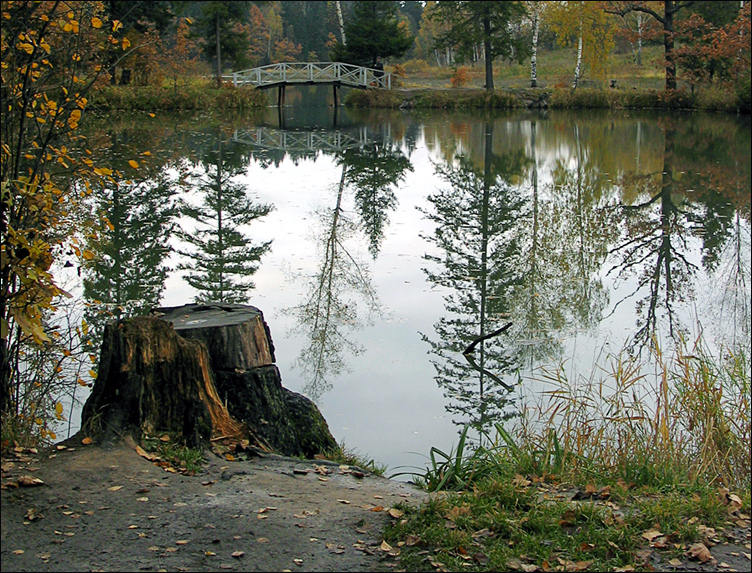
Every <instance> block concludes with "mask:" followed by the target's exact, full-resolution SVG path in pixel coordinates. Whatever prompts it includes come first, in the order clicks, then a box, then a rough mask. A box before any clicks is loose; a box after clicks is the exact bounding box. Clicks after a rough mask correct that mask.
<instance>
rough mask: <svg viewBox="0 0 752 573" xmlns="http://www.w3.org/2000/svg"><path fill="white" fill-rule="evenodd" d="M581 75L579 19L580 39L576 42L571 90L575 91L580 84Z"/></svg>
mask: <svg viewBox="0 0 752 573" xmlns="http://www.w3.org/2000/svg"><path fill="white" fill-rule="evenodd" d="M581 73H582V20H581V19H580V38H579V40H578V42H577V65H576V66H575V68H574V81H573V82H572V89H577V85H578V84H579V83H580V74H581Z"/></svg>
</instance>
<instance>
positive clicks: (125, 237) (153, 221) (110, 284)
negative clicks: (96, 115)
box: [83, 173, 176, 335]
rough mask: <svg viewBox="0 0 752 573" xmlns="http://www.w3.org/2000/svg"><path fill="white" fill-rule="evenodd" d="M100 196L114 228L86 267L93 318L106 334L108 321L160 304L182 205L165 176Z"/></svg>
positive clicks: (97, 243)
mask: <svg viewBox="0 0 752 573" xmlns="http://www.w3.org/2000/svg"><path fill="white" fill-rule="evenodd" d="M99 198H100V199H99V201H98V202H99V203H100V205H101V206H100V209H99V211H100V212H101V213H102V215H104V217H106V220H107V222H108V223H109V224H108V225H107V228H106V229H105V230H103V232H102V233H101V234H100V235H99V236H98V237H97V238H96V239H92V240H91V241H90V243H89V248H90V249H91V251H92V252H94V253H95V254H96V255H95V256H94V257H92V259H91V260H90V261H89V262H88V263H87V264H86V267H85V276H84V279H83V287H84V297H85V298H86V299H87V301H89V302H90V303H91V307H90V308H91V310H90V312H87V318H88V320H89V322H90V323H92V324H93V325H94V329H95V331H96V333H98V335H101V331H102V329H103V327H104V324H103V322H104V321H106V320H109V319H110V318H113V317H114V318H121V317H127V316H133V315H138V314H144V313H146V312H147V311H148V310H149V309H151V308H152V307H153V306H156V305H158V303H159V299H160V297H161V296H162V291H163V290H164V283H165V279H166V277H167V273H168V272H169V268H168V267H167V265H166V259H167V257H168V255H169V253H170V247H169V238H170V235H171V232H172V227H173V217H175V215H176V206H175V201H174V198H173V190H172V188H171V186H170V184H169V182H168V181H167V180H166V178H165V175H164V174H163V173H158V174H157V175H155V176H149V175H147V176H146V178H144V179H142V180H132V181H129V182H121V183H120V184H118V185H116V186H114V187H112V188H108V189H103V190H102V191H101V193H100V194H99Z"/></svg>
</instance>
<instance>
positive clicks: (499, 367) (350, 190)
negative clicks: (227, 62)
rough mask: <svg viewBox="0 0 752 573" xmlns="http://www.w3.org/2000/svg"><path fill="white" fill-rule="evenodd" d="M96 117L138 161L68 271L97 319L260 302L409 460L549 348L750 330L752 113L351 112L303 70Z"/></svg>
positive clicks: (304, 361)
mask: <svg viewBox="0 0 752 573" xmlns="http://www.w3.org/2000/svg"><path fill="white" fill-rule="evenodd" d="M95 123H96V125H91V126H90V132H89V134H88V138H89V140H88V144H89V146H90V148H91V149H92V150H94V154H95V155H98V158H97V159H98V162H99V163H100V164H110V165H112V166H113V167H116V168H118V169H120V170H121V171H122V172H123V173H125V174H126V177H129V178H130V179H128V180H127V181H125V182H123V183H122V184H121V185H119V186H118V187H117V188H115V187H112V188H108V189H97V190H95V192H94V193H93V194H92V195H91V197H92V209H94V210H96V211H97V212H98V213H101V214H102V215H105V216H106V220H107V230H106V231H105V233H103V234H102V235H100V237H99V238H98V239H97V240H96V241H92V243H91V244H90V245H89V248H90V249H91V250H92V251H93V252H94V253H96V256H95V258H94V259H92V260H91V261H90V262H88V263H87V264H86V266H84V267H83V268H81V269H76V270H77V271H79V272H75V273H73V274H72V275H71V277H70V279H69V283H70V282H72V283H73V284H68V288H69V289H70V290H72V291H73V292H74V293H76V296H77V297H78V298H79V300H81V301H85V302H88V303H91V306H89V307H88V309H87V311H86V313H87V314H86V316H87V320H88V323H89V324H90V325H91V328H92V329H94V330H96V329H101V325H102V321H103V320H104V319H105V317H106V316H112V315H120V316H123V315H128V314H137V313H142V312H146V311H148V309H150V308H151V307H154V306H160V305H162V306H173V305H181V304H185V303H188V302H192V301H193V300H194V299H196V300H202V301H220V300H221V301H225V302H247V303H249V304H252V305H254V306H257V307H258V308H260V309H261V310H262V311H263V313H264V316H265V319H266V321H267V322H268V324H269V326H270V329H271V334H272V338H273V340H274V345H275V348H276V358H277V364H278V366H279V368H280V371H281V374H282V382H283V384H284V385H285V386H286V387H288V388H290V389H292V390H295V391H298V392H302V393H303V394H305V395H307V396H309V397H310V398H312V399H313V400H314V401H315V402H316V403H317V405H318V406H319V408H320V409H321V411H322V413H323V414H324V416H325V418H326V419H327V421H328V423H329V425H330V429H331V431H332V433H333V434H334V436H335V438H336V439H337V440H338V441H340V442H344V443H345V445H346V446H347V447H349V448H354V449H356V450H357V451H358V452H360V453H361V454H363V455H366V456H368V457H369V458H374V459H375V460H376V461H378V462H381V463H384V464H387V465H388V466H389V467H390V468H392V469H394V468H397V467H400V466H418V467H422V466H423V464H424V462H425V459H426V455H427V453H428V451H429V449H430V448H431V446H437V447H439V448H441V449H443V450H445V451H449V449H450V448H451V446H452V444H454V443H456V441H457V430H458V427H461V424H464V423H467V422H473V423H475V424H476V425H477V426H481V427H484V426H487V425H488V424H490V423H492V422H493V421H498V420H502V419H505V418H507V417H509V416H510V415H512V414H514V412H515V411H516V409H518V408H519V407H520V405H521V404H522V403H523V402H524V400H525V399H526V396H527V395H529V394H530V393H531V392H533V393H534V392H539V391H540V390H541V388H542V382H541V379H540V376H539V375H538V374H537V373H539V372H540V370H539V369H540V368H541V367H552V366H555V365H557V364H559V363H562V362H563V363H564V364H565V365H566V369H567V372H569V373H570V375H571V377H572V379H574V378H575V377H576V375H577V373H578V372H581V373H586V372H589V371H591V370H592V369H593V368H594V367H595V366H596V365H597V364H599V363H600V362H599V361H601V360H602V358H603V356H604V355H605V354H606V353H608V352H619V350H621V349H622V348H627V349H628V350H629V351H631V352H633V353H634V352H640V350H641V349H643V348H644V347H645V346H646V345H649V344H651V343H652V341H653V340H654V337H656V338H655V340H658V341H660V343H661V344H663V345H670V344H671V341H672V339H678V338H679V337H681V336H685V337H687V338H688V339H690V340H693V339H694V337H696V336H697V335H698V334H699V333H700V332H702V335H703V338H704V340H705V341H706V342H707V343H708V344H709V345H711V346H712V347H713V348H716V349H719V348H728V347H733V346H734V345H738V344H741V345H742V346H743V347H744V348H748V347H749V344H750V292H749V288H750V122H749V117H734V116H727V115H701V114H692V115H682V114H678V113H673V114H670V115H658V114H655V113H627V112H602V111H597V112H596V111H583V112H577V113H574V112H560V111H550V112H536V113H533V112H526V111H514V112H505V113H485V112H473V113H460V112H448V111H441V110H438V111H431V112H428V111H422V112H417V111H387V110H351V109H346V108H339V109H337V110H335V109H333V108H332V107H331V106H329V105H327V101H326V93H324V92H321V91H318V92H308V91H305V90H303V89H300V90H290V93H289V94H288V106H287V107H286V108H285V109H284V110H282V111H281V112H280V111H279V110H277V109H276V108H269V109H267V110H264V111H263V112H262V113H259V114H254V115H251V116H246V117H233V116H231V115H230V114H228V115H224V114H219V113H215V114H200V115H195V116H183V117H177V116H176V117H171V116H164V115H157V116H155V117H150V116H149V115H148V114H140V115H137V116H133V117H123V116H117V117H115V116H109V117H106V118H100V119H99V120H98V121H97V122H95ZM145 152H148V153H145ZM129 160H136V161H138V163H139V164H140V165H139V168H138V169H133V168H132V167H130V166H129V164H128V161H129ZM507 325H508V326H507ZM503 327H506V329H505V330H504V331H503V332H501V333H499V334H497V335H495V336H493V337H490V338H487V339H485V340H482V341H480V342H478V343H477V344H476V345H475V346H474V347H473V348H472V352H469V353H467V354H463V352H464V351H465V350H466V349H467V347H468V346H469V345H470V344H471V343H472V342H473V341H475V340H477V339H478V338H479V337H482V336H485V335H488V334H491V333H493V332H494V331H496V330H498V329H501V328H503ZM468 358H470V360H468ZM471 362H473V364H471ZM506 386H510V387H512V388H513V389H512V391H511V392H508V391H507V390H506V388H505V387H506ZM84 398H85V396H82V395H81V394H80V392H79V395H78V396H77V399H79V400H81V399H84ZM79 418H80V414H79V413H74V415H73V419H72V422H71V428H70V430H71V431H75V430H76V429H77V427H76V425H77V423H78V422H79ZM64 434H65V433H63V435H64Z"/></svg>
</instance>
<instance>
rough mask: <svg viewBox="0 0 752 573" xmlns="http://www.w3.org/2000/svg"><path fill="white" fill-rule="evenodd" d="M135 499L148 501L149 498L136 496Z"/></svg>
mask: <svg viewBox="0 0 752 573" xmlns="http://www.w3.org/2000/svg"><path fill="white" fill-rule="evenodd" d="M136 501H149V498H148V497H145V496H144V497H137V498H136Z"/></svg>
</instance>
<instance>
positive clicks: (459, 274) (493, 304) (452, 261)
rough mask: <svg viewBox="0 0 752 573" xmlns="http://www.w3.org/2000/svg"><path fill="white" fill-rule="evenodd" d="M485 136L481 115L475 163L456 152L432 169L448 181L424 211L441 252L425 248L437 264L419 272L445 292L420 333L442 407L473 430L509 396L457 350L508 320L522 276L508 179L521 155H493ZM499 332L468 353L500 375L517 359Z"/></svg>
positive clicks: (489, 136)
mask: <svg viewBox="0 0 752 573" xmlns="http://www.w3.org/2000/svg"><path fill="white" fill-rule="evenodd" d="M492 142H493V124H492V123H491V122H490V121H486V123H485V126H484V159H483V167H482V168H481V169H479V168H477V167H476V166H474V165H473V164H472V163H471V162H470V160H469V159H467V158H465V157H463V156H459V157H458V158H457V162H456V164H445V165H442V166H438V167H437V168H436V169H437V173H438V174H439V176H440V177H441V178H442V179H444V180H445V181H447V182H448V183H449V188H447V189H442V190H439V191H438V192H436V193H434V194H432V195H430V196H429V197H428V200H429V201H430V203H431V204H432V207H433V209H432V210H431V211H430V212H427V213H426V215H427V216H428V217H429V219H431V220H432V221H434V222H435V223H436V232H435V235H434V236H431V237H426V239H427V240H428V241H429V242H431V243H433V244H434V245H435V246H436V247H438V249H439V250H440V251H441V254H440V255H438V256H434V255H425V259H426V260H428V261H430V262H432V263H434V264H435V266H436V267H438V269H439V270H436V271H433V270H429V269H426V270H425V273H426V275H427V278H428V280H429V281H430V282H431V283H433V284H435V285H437V286H441V287H444V288H446V289H449V292H448V293H447V294H446V295H445V297H444V300H445V309H446V312H447V316H444V317H442V318H441V319H439V321H438V322H437V323H436V324H435V325H434V330H435V333H436V339H435V340H432V339H430V338H429V337H428V336H426V335H423V339H424V340H425V341H426V342H427V343H428V344H429V346H430V349H431V352H432V353H433V354H434V355H435V356H436V358H435V359H434V360H432V363H433V365H434V368H435V371H436V374H435V380H436V382H437V384H438V385H439V386H440V387H441V388H442V390H443V392H444V394H445V396H446V397H447V399H448V402H447V405H446V409H447V411H448V412H450V413H451V414H453V415H454V416H455V418H454V421H455V422H456V423H469V424H471V425H472V426H473V427H475V428H477V429H479V430H483V429H485V428H487V426H488V425H489V424H490V423H491V422H492V421H494V420H502V419H506V418H508V417H510V416H511V415H513V413H512V412H511V410H510V408H509V406H510V405H511V403H512V400H511V399H510V397H509V395H508V392H507V391H506V389H504V388H503V387H502V385H501V384H499V383H498V382H496V381H494V380H493V379H490V378H489V377H488V376H487V375H486V374H485V373H484V372H478V371H477V370H475V369H474V368H472V367H471V366H470V365H469V364H468V363H467V362H466V361H465V360H464V359H463V358H461V355H462V352H463V350H464V349H465V348H466V347H467V346H468V345H469V344H470V343H471V342H472V341H474V340H476V339H478V338H479V337H483V336H485V335H486V334H488V333H490V332H492V331H494V330H496V329H498V328H499V327H500V326H501V324H502V322H506V321H507V320H508V317H509V316H510V313H511V311H512V308H511V307H512V302H511V299H512V290H513V289H514V288H515V287H516V286H517V285H519V284H520V283H521V281H522V276H521V273H520V268H521V264H520V263H521V261H520V258H521V249H520V244H519V236H518V231H517V219H518V218H519V217H520V215H521V213H522V208H523V205H524V203H523V200H522V198H521V196H520V194H519V191H517V190H516V189H514V188H513V187H512V186H511V185H510V184H509V182H508V180H509V179H510V178H511V177H512V176H513V175H518V174H520V173H522V172H523V170H524V167H525V164H526V156H525V154H524V152H523V151H522V150H520V151H518V152H510V153H507V154H504V155H502V156H495V155H494V154H493V151H492ZM503 337H504V335H501V336H500V337H496V338H492V339H489V340H483V341H481V342H480V343H479V344H478V350H477V354H476V356H477V363H478V366H480V368H481V370H488V371H493V372H496V373H497V375H498V376H499V377H500V378H502V377H504V376H509V374H510V373H512V372H513V371H514V370H515V369H516V367H517V365H518V362H517V359H516V357H515V355H514V354H513V353H511V352H508V351H505V344H504V343H503Z"/></svg>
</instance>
